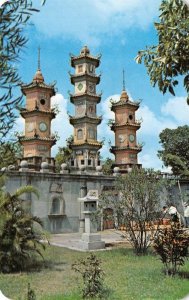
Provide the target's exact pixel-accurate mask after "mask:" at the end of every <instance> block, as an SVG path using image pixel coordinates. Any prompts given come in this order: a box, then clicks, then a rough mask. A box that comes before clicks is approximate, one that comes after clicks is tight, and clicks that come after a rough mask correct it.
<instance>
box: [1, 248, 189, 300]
mask: <svg viewBox="0 0 189 300" xmlns="http://www.w3.org/2000/svg"><path fill="white" fill-rule="evenodd" d="M96 255H97V257H98V258H100V259H101V261H102V268H103V270H104V271H105V285H106V287H107V288H108V289H109V292H110V294H109V296H108V298H107V299H111V300H112V299H116V300H122V299H123V300H127V299H128V300H132V299H137V300H140V299H148V300H150V299H161V300H174V299H175V300H176V299H177V300H178V299H182V297H184V296H185V295H186V294H189V261H187V263H186V264H185V266H184V267H183V268H182V271H183V272H185V273H186V274H188V278H180V277H179V276H177V277H175V278H169V277H166V276H165V275H164V274H163V273H162V264H161V262H160V261H159V260H158V259H157V257H156V256H153V255H148V256H145V257H136V256H135V255H134V254H133V253H132V250H131V249H124V248H119V249H114V250H109V251H99V252H96ZM86 256H88V253H83V252H78V251H73V250H68V249H65V248H58V247H52V246H48V247H47V249H46V251H45V258H46V265H45V267H44V268H42V269H41V271H36V272H32V273H28V274H27V273H19V274H11V275H2V274H1V275H0V290H2V292H3V293H4V294H5V295H6V296H7V297H9V298H11V299H13V300H18V299H20V300H23V299H26V298H25V296H26V293H27V285H28V282H30V284H31V288H33V289H34V290H35V293H36V296H37V300H38V299H40V300H46V299H48V300H55V299H56V300H61V299H67V300H71V299H72V300H77V299H81V297H80V295H79V292H80V290H81V287H82V286H81V278H80V277H79V275H78V274H76V273H75V272H74V271H72V270H71V264H72V263H73V262H75V261H77V260H78V259H79V258H84V257H86ZM187 272H188V273H187Z"/></svg>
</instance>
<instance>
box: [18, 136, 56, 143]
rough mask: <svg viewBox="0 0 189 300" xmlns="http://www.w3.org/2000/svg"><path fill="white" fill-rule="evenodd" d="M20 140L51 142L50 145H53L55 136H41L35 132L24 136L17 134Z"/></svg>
mask: <svg viewBox="0 0 189 300" xmlns="http://www.w3.org/2000/svg"><path fill="white" fill-rule="evenodd" d="M18 139H19V141H20V142H26V141H37V140H39V141H44V142H51V143H52V145H54V144H55V143H56V138H55V136H51V137H41V136H39V135H37V134H35V135H34V136H30V137H29V136H28V137H26V136H25V135H22V136H19V137H18Z"/></svg>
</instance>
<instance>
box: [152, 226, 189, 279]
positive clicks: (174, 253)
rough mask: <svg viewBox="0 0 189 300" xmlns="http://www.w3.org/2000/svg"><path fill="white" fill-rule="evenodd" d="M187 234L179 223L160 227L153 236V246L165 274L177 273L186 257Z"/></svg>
mask: <svg viewBox="0 0 189 300" xmlns="http://www.w3.org/2000/svg"><path fill="white" fill-rule="evenodd" d="M188 245H189V235H188V234H187V232H186V231H185V230H183V229H182V228H181V227H180V225H179V224H172V225H171V227H170V228H165V229H160V230H159V231H158V233H157V235H156V237H155V238H154V244H153V247H154V249H155V252H156V253H157V254H158V255H159V256H160V259H161V261H162V263H163V265H164V267H165V273H166V274H167V275H171V276H173V275H175V274H177V273H178V271H179V268H180V266H182V265H184V263H185V260H186V259H187V258H188V257H187V256H188Z"/></svg>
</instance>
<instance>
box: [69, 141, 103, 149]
mask: <svg viewBox="0 0 189 300" xmlns="http://www.w3.org/2000/svg"><path fill="white" fill-rule="evenodd" d="M102 146H103V143H101V142H97V141H92V140H87V141H83V142H80V143H72V144H71V148H72V149H73V150H77V149H81V148H83V149H86V147H87V148H88V149H89V148H91V149H94V148H96V150H99V149H100V148H102Z"/></svg>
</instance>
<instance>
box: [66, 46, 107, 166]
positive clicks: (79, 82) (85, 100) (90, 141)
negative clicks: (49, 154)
mask: <svg viewBox="0 0 189 300" xmlns="http://www.w3.org/2000/svg"><path fill="white" fill-rule="evenodd" d="M99 64H100V55H99V56H92V55H91V54H90V50H89V49H88V47H87V46H84V47H83V48H82V49H81V52H80V54H79V55H78V56H74V55H71V66H72V67H73V68H75V74H70V78H71V83H72V84H73V85H74V88H75V91H74V94H70V101H71V103H73V104H74V106H75V115H74V116H70V123H71V124H72V125H73V126H74V138H73V143H72V144H71V149H72V151H73V152H72V160H71V167H72V168H75V169H77V168H82V166H83V167H85V168H86V169H88V170H90V169H91V170H92V169H94V168H95V167H96V166H98V165H100V161H99V149H100V148H101V147H102V143H101V142H99V141H97V126H98V125H99V124H100V123H101V117H99V116H97V104H98V103H99V102H100V100H101V94H97V93H96V86H97V84H99V82H100V76H99V75H97V74H96V73H95V71H96V68H97V67H98V66H99Z"/></svg>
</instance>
